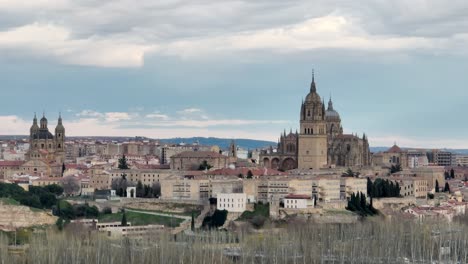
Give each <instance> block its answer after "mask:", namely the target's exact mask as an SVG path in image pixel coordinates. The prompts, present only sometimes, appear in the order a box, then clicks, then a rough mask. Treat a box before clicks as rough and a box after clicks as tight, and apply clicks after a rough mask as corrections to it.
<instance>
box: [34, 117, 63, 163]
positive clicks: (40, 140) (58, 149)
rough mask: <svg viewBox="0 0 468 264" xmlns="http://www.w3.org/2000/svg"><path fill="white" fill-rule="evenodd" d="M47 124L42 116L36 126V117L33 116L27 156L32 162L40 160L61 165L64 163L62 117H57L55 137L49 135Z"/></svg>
mask: <svg viewBox="0 0 468 264" xmlns="http://www.w3.org/2000/svg"><path fill="white" fill-rule="evenodd" d="M47 123H48V122H47V118H46V117H45V115H43V116H42V118H41V120H40V124H39V125H38V123H37V117H36V115H34V119H33V125H32V126H31V129H30V136H29V143H30V147H29V152H28V155H27V156H28V158H29V159H32V160H34V159H41V160H48V161H55V162H57V163H58V164H63V163H64V161H65V127H64V126H63V123H62V116H61V115H59V118H58V123H57V126H56V127H55V136H54V135H52V133H50V131H49V128H48V127H47Z"/></svg>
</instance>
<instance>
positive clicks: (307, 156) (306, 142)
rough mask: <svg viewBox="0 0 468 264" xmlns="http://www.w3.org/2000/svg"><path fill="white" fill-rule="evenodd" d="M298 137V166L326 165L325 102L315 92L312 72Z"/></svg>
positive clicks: (318, 166)
mask: <svg viewBox="0 0 468 264" xmlns="http://www.w3.org/2000/svg"><path fill="white" fill-rule="evenodd" d="M300 127H301V129H300V133H299V139H298V141H299V142H298V168H299V169H319V168H323V167H325V166H326V165H327V148H328V146H327V123H326V120H325V104H324V102H323V101H322V99H321V98H320V96H319V94H318V93H317V87H316V84H315V76H314V74H313V73H312V82H311V84H310V92H309V94H308V95H307V97H306V99H305V101H304V102H303V103H302V106H301V113H300Z"/></svg>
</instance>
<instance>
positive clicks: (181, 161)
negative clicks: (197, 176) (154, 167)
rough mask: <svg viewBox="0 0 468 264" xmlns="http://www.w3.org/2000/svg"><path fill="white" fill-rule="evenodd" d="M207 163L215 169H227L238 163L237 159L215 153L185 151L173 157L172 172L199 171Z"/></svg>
mask: <svg viewBox="0 0 468 264" xmlns="http://www.w3.org/2000/svg"><path fill="white" fill-rule="evenodd" d="M204 161H206V162H207V163H208V164H209V165H211V166H212V168H213V169H221V168H226V167H228V166H229V164H231V163H233V162H235V161H236V158H235V157H227V156H224V155H221V154H219V153H217V152H213V151H185V152H182V153H179V154H177V155H174V156H172V157H171V169H172V170H198V168H199V167H200V165H201V164H202V163H203V162H204Z"/></svg>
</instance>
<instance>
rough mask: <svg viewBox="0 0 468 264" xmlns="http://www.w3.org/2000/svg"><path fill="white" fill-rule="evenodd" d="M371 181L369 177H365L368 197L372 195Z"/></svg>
mask: <svg viewBox="0 0 468 264" xmlns="http://www.w3.org/2000/svg"><path fill="white" fill-rule="evenodd" d="M372 190H373V188H372V181H371V179H370V178H369V177H367V195H369V196H370V197H372Z"/></svg>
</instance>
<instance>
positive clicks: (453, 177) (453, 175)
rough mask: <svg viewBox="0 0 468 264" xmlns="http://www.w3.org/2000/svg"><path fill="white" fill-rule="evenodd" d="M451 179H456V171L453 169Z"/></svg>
mask: <svg viewBox="0 0 468 264" xmlns="http://www.w3.org/2000/svg"><path fill="white" fill-rule="evenodd" d="M450 178H452V179H455V170H454V169H453V168H452V169H451V170H450Z"/></svg>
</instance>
